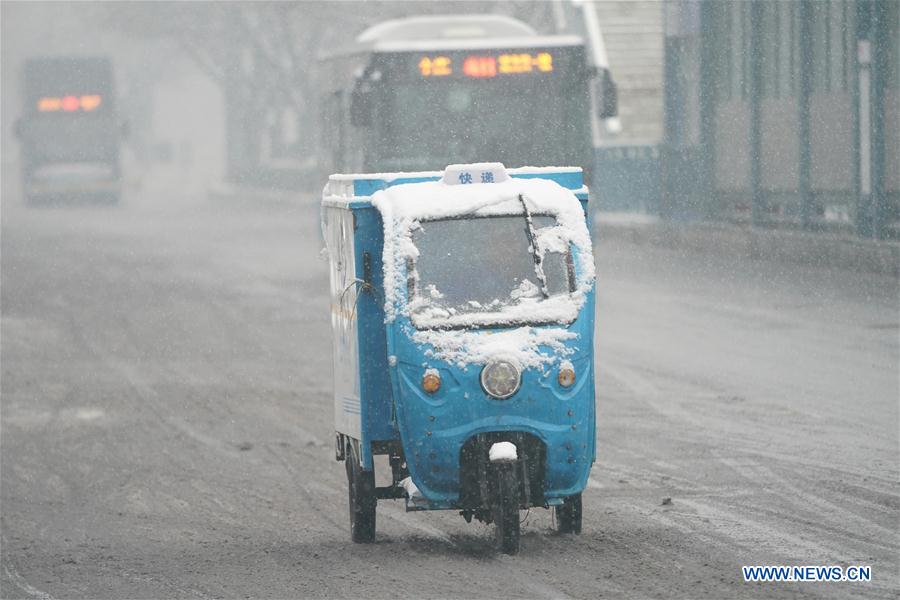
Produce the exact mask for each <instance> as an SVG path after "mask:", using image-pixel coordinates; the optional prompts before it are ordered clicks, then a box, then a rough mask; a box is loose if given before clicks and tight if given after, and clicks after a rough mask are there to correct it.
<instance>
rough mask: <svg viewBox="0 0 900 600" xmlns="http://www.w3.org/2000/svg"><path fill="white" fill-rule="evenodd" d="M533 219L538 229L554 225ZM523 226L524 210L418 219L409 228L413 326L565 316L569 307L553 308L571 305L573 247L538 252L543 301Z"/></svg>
mask: <svg viewBox="0 0 900 600" xmlns="http://www.w3.org/2000/svg"><path fill="white" fill-rule="evenodd" d="M532 219H533V226H534V228H535V230H536V231H537V232H538V234H540V232H541V231H542V230H544V229H545V228H548V227H549V228H552V227H554V226H556V220H555V219H554V218H553V217H551V216H546V215H533V217H532ZM526 227H527V225H526V221H525V217H524V216H523V215H518V216H492V217H471V218H464V219H443V220H435V221H425V222H422V223H421V225H420V227H419V228H418V229H416V230H415V231H414V232H413V243H414V244H415V246H416V248H417V249H418V252H419V254H418V258H417V259H416V260H415V262H414V264H411V265H410V267H411V269H410V278H409V297H410V306H409V308H410V315H411V317H412V321H413V324H414V325H415V326H416V327H419V328H430V327H435V326H437V327H453V326H472V325H502V324H520V323H529V324H537V323H547V322H564V321H569V320H571V318H572V317H571V314H570V311H567V310H563V311H562V312H560V311H558V310H553V309H554V308H560V307H562V308H563V309H565V308H567V305H568V304H571V302H570V299H569V295H570V292H572V291H573V290H574V285H575V281H574V279H575V276H574V267H573V262H572V255H571V252H567V253H559V252H546V253H545V254H544V255H543V261H542V270H543V275H544V279H545V280H546V285H547V293H548V297H547V298H544V296H543V293H542V292H541V288H540V278H539V277H538V275H537V271H536V267H535V261H534V255H533V253H532V251H531V247H530V244H529V236H528V233H527V229H526ZM563 305H565V306H563ZM544 309H546V310H544ZM557 313H558V314H557Z"/></svg>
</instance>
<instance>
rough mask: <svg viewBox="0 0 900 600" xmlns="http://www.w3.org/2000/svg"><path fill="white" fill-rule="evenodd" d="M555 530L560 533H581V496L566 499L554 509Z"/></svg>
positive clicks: (576, 495)
mask: <svg viewBox="0 0 900 600" xmlns="http://www.w3.org/2000/svg"><path fill="white" fill-rule="evenodd" d="M556 530H557V531H558V532H560V533H581V494H575V495H574V496H569V497H568V498H566V499H565V500H564V501H563V503H562V506H557V507H556Z"/></svg>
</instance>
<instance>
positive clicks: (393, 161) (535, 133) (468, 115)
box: [369, 49, 590, 171]
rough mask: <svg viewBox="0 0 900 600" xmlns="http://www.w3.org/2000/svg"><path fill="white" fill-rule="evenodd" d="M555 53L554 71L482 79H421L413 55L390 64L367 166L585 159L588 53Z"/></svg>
mask: <svg viewBox="0 0 900 600" xmlns="http://www.w3.org/2000/svg"><path fill="white" fill-rule="evenodd" d="M556 55H557V57H558V61H557V63H554V64H556V65H557V66H556V67H555V68H556V69H557V70H555V71H552V72H548V73H535V72H530V73H520V74H509V75H500V74H498V75H496V76H493V77H484V78H482V77H467V76H465V75H463V74H459V73H458V72H456V71H454V72H453V74H452V75H449V76H446V77H434V76H432V77H421V76H418V72H413V73H410V70H411V68H410V61H411V59H410V58H409V57H404V59H403V60H400V59H399V58H397V59H395V60H394V61H386V62H385V64H384V68H385V70H386V71H388V72H389V73H393V72H395V71H396V72H398V73H397V75H396V76H393V77H392V76H390V75H386V76H385V80H384V82H383V84H382V86H381V91H380V95H381V100H380V102H379V105H380V107H381V110H380V111H379V117H378V118H377V119H376V123H375V128H376V129H377V134H376V138H377V142H376V144H375V147H374V148H373V149H372V157H371V160H370V165H369V166H370V167H371V168H373V169H375V170H384V171H398V170H399V171H416V170H429V169H442V168H443V167H444V166H446V165H448V164H452V163H466V162H478V161H488V160H489V161H497V162H502V163H503V164H505V165H507V166H528V165H583V164H585V159H586V158H587V156H588V155H589V152H590V121H589V114H590V113H589V95H588V91H587V78H586V75H585V69H584V65H583V57H582V56H581V55H580V54H576V53H574V51H572V50H571V49H570V50H569V52H568V53H566V54H564V53H563V52H562V50H559V49H557V51H556ZM459 62H460V60H456V63H459ZM456 63H454V64H456ZM401 72H402V76H401Z"/></svg>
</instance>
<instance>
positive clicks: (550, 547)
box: [0, 192, 900, 598]
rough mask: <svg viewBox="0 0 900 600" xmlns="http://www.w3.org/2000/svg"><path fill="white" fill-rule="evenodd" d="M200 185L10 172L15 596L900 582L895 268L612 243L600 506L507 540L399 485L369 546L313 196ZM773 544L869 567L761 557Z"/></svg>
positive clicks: (544, 516) (7, 451)
mask: <svg viewBox="0 0 900 600" xmlns="http://www.w3.org/2000/svg"><path fill="white" fill-rule="evenodd" d="M177 200H178V198H177V196H170V197H169V198H167V199H165V200H162V199H160V202H159V203H157V202H156V201H155V199H153V198H149V199H148V198H145V199H143V200H138V199H134V200H132V201H130V202H126V203H125V205H124V206H122V207H119V208H107V207H91V206H79V207H56V208H41V209H27V208H25V207H22V206H20V205H19V203H18V202H17V199H16V198H14V197H10V194H9V193H8V192H6V193H5V194H4V198H3V213H2V219H3V221H2V332H0V334H2V338H0V339H2V356H0V359H2V415H0V416H2V432H0V434H2V437H0V450H2V453H0V475H2V489H0V493H2V497H0V501H2V509H0V517H2V570H0V586H2V590H0V596H2V597H3V598H16V597H35V598H37V597H53V598H63V597H65V598H70V597H92V598H119V597H135V598H168V597H179V598H188V597H199V598H207V597H260V598H275V597H278V598H287V597H292V598H293V597H303V598H305V597H328V598H360V597H385V598H386V597H400V598H420V597H444V598H446V597H453V598H469V597H483V598H513V597H516V598H520V597H528V598H566V597H572V598H600V597H609V596H613V597H621V596H634V597H653V598H673V597H674V598H702V597H708V598H738V597H741V598H743V597H761V598H762V597H773V596H789V597H795V596H810V597H826V598H827V597H858V596H860V595H867V596H870V597H884V598H894V597H896V596H897V594H898V592H900V583H898V582H900V572H898V569H900V567H898V565H900V485H898V481H900V473H898V467H900V458H898V455H900V454H898V453H900V423H898V368H900V367H898V287H897V281H896V280H895V279H891V278H887V277H882V276H871V275H864V274H856V273H851V272H846V271H829V270H824V269H811V268H805V267H793V266H792V267H784V266H779V265H773V264H770V263H762V262H753V263H735V262H732V261H730V260H727V259H719V258H716V257H709V256H699V255H679V254H676V253H674V252H672V251H665V250H660V249H653V248H646V247H639V246H634V245H629V244H627V243H623V242H615V243H613V242H602V243H599V244H598V245H597V246H596V248H595V251H596V256H597V267H598V289H599V293H598V298H599V301H598V331H599V349H598V357H597V359H598V373H599V385H598V387H599V397H598V412H599V427H598V463H597V464H596V465H595V466H594V470H593V473H592V478H591V482H590V486H589V489H588V490H587V491H586V493H585V523H584V533H583V534H582V535H581V536H578V537H571V536H560V535H556V534H554V533H553V532H552V528H551V520H550V519H551V517H550V513H549V511H544V510H534V511H531V514H530V515H529V516H528V519H527V522H526V523H525V524H524V526H523V537H522V544H521V553H520V554H519V555H518V556H515V557H508V556H504V555H500V554H498V553H496V552H495V551H493V550H492V549H491V541H492V530H491V529H490V528H488V527H485V526H482V525H479V524H472V525H467V524H466V523H465V522H464V521H463V519H461V518H460V517H459V516H458V515H455V514H451V513H449V512H437V513H405V512H404V511H403V506H402V503H401V502H400V501H397V502H390V501H383V502H381V503H380V504H379V508H378V537H377V543H376V544H374V545H354V544H352V543H351V542H350V537H349V526H348V516H347V506H346V505H347V501H346V481H345V475H344V469H343V465H341V464H339V463H336V462H335V461H334V458H333V449H332V424H331V420H332V409H331V404H330V390H331V350H330V324H329V313H328V304H327V302H328V301H327V290H328V283H327V273H326V266H327V265H326V263H324V262H323V261H322V260H321V259H319V258H318V251H319V248H320V247H321V245H322V244H321V242H320V236H319V234H318V230H317V228H318V216H317V215H318V212H317V209H316V208H315V205H314V203H315V198H314V196H313V195H309V196H307V197H306V198H305V199H304V201H303V202H302V203H280V204H279V203H265V204H254V203H252V202H249V201H240V200H227V199H224V198H218V199H217V200H216V201H215V202H213V201H207V202H194V203H190V204H189V205H188V206H179V205H178V202H177ZM666 499H670V500H666ZM664 500H665V502H664ZM762 564H801V565H811V564H823V565H832V564H840V565H845V566H846V565H850V564H866V565H871V566H872V574H873V582H872V583H868V584H853V583H835V584H747V583H744V582H743V580H742V578H741V572H740V567H741V566H742V565H762Z"/></svg>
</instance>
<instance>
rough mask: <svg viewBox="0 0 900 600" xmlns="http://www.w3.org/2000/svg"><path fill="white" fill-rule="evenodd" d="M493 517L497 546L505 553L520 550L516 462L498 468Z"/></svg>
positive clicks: (514, 552) (513, 552) (516, 552)
mask: <svg viewBox="0 0 900 600" xmlns="http://www.w3.org/2000/svg"><path fill="white" fill-rule="evenodd" d="M496 481H497V488H496V496H495V497H494V504H493V510H492V512H493V515H492V516H493V518H494V527H495V528H496V529H495V533H496V540H497V547H498V548H499V550H500V552H503V553H504V554H518V552H519V478H518V476H517V474H516V469H515V465H514V464H510V465H502V466H499V467H498V468H497V480H496Z"/></svg>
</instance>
